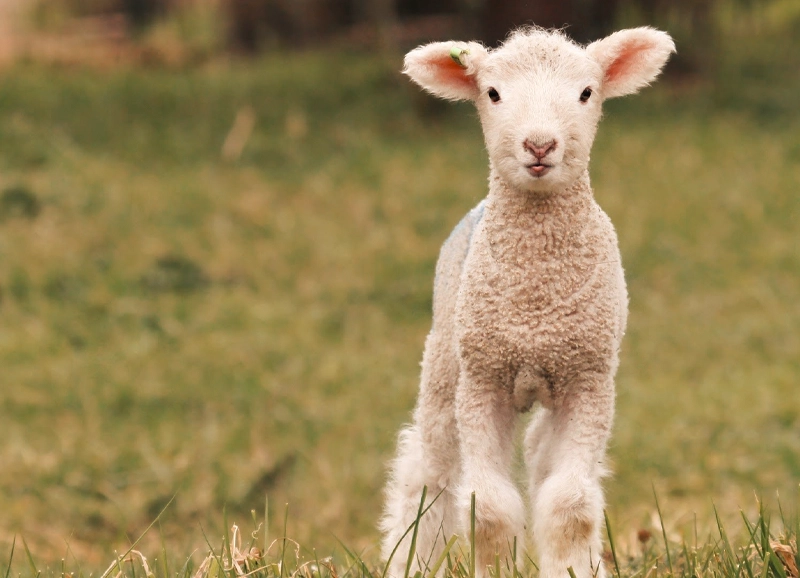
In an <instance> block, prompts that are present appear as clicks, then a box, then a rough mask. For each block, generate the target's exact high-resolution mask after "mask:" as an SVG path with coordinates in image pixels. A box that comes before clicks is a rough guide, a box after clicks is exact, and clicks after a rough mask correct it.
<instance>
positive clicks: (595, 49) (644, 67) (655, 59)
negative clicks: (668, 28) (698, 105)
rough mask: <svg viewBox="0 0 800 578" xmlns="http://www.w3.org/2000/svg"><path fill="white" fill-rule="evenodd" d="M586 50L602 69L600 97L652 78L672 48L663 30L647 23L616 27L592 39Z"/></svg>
mask: <svg viewBox="0 0 800 578" xmlns="http://www.w3.org/2000/svg"><path fill="white" fill-rule="evenodd" d="M586 52H587V53H588V54H589V56H591V57H592V58H593V59H594V60H595V61H597V62H598V63H599V64H600V67H601V68H602V69H603V80H602V86H601V89H600V93H601V94H602V96H603V98H612V97H615V96H623V95H625V94H633V93H634V92H636V91H638V90H639V89H640V88H642V87H643V86H647V85H648V84H650V83H651V82H652V81H653V80H655V78H656V76H658V73H659V72H661V69H662V68H663V66H664V64H666V62H667V59H668V58H669V55H670V54H672V53H673V52H675V43H674V42H673V41H672V38H671V37H670V35H669V34H667V33H666V32H661V31H660V30H655V29H653V28H649V27H642V28H631V29H628V30H620V31H619V32H615V33H614V34H611V35H610V36H607V37H605V38H603V39H602V40H598V41H597V42H593V43H592V44H590V45H589V46H587V47H586Z"/></svg>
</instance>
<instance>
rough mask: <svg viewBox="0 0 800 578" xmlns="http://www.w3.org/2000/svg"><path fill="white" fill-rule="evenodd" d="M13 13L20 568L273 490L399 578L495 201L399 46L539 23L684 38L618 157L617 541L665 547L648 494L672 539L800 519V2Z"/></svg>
mask: <svg viewBox="0 0 800 578" xmlns="http://www.w3.org/2000/svg"><path fill="white" fill-rule="evenodd" d="M287 7H289V8H287ZM293 10H294V12H293ZM515 10H516V12H515ZM559 10H560V11H559ZM593 10H594V12H593ZM598 11H599V12H598ZM326 14H327V15H328V16H327V17H326V16H325V15H326ZM336 15H338V16H336ZM0 16H2V18H0V22H2V24H0V62H1V63H2V68H1V69H0V367H1V368H2V370H0V388H2V389H1V391H2V397H0V432H2V435H0V512H2V515H0V551H2V552H6V551H8V548H9V547H10V544H11V542H12V540H13V539H14V536H15V535H22V536H24V538H25V540H26V542H27V544H28V545H29V546H30V549H31V551H32V552H33V554H34V555H35V556H36V557H37V559H38V560H42V561H45V562H47V563H49V564H53V565H56V564H58V561H59V560H61V559H62V558H67V559H70V560H77V561H79V562H80V563H81V564H83V567H84V569H86V568H89V569H102V568H104V567H105V566H106V565H107V562H108V560H109V558H110V557H111V555H112V552H113V551H114V550H115V549H116V550H120V551H121V550H124V549H126V547H127V545H128V544H129V541H130V540H131V539H132V538H135V537H136V536H138V534H139V533H140V532H141V531H142V530H144V529H145V528H146V527H147V525H148V524H149V523H150V522H151V521H152V520H153V519H154V518H155V517H156V516H157V515H158V513H159V511H160V510H161V509H162V507H163V506H164V505H165V504H166V503H167V502H169V500H170V499H171V498H172V497H173V496H175V500H174V502H173V503H172V504H171V505H170V507H169V508H168V509H167V511H166V512H165V514H164V516H163V517H162V518H161V519H160V521H159V526H160V531H153V532H151V533H150V534H148V536H147V537H146V538H145V541H144V546H143V548H144V549H145V550H147V549H154V548H160V547H161V541H162V540H163V541H164V543H165V544H167V545H168V546H169V548H170V550H171V551H172V552H174V553H175V556H176V558H181V557H184V558H185V557H186V556H189V555H190V554H191V552H192V551H194V550H195V549H200V550H201V551H202V550H205V548H206V542H205V539H204V537H203V534H204V533H205V534H207V535H208V536H209V537H216V536H218V535H220V534H221V531H222V528H223V512H224V515H225V516H227V519H228V521H229V522H230V521H234V520H236V521H239V523H240V524H241V525H243V526H247V522H248V521H249V520H250V511H251V510H252V509H255V510H256V511H258V512H263V510H264V501H265V496H268V497H269V502H270V517H271V520H272V525H271V529H270V531H271V532H272V534H273V535H277V534H278V533H280V532H282V525H283V516H284V505H285V504H287V503H288V504H289V517H288V520H289V522H288V524H289V525H288V533H289V535H290V536H291V537H293V538H295V539H297V540H299V541H300V543H301V544H302V545H303V546H304V547H307V548H309V549H310V548H316V549H317V551H318V552H321V553H326V554H327V553H330V552H333V551H335V550H336V549H337V548H338V542H337V540H342V542H344V543H345V544H347V545H348V547H351V548H353V549H356V550H358V551H363V552H364V555H365V556H366V557H367V558H370V559H375V560H376V559H377V556H378V554H377V548H376V545H377V541H378V540H377V533H376V530H375V522H376V519H377V517H378V515H379V511H380V504H381V489H382V485H383V483H384V477H385V466H384V464H385V462H386V461H387V459H388V458H389V457H390V456H391V454H392V452H393V449H394V439H395V435H396V432H397V430H398V428H399V427H400V425H401V424H402V423H403V422H404V421H405V420H407V419H408V418H409V415H410V410H411V409H412V407H413V404H414V398H415V395H416V387H417V378H418V372H419V366H418V363H419V360H420V358H421V354H422V346H423V340H424V337H425V334H426V332H427V331H428V328H429V324H430V307H431V284H432V277H433V269H434V264H435V259H436V256H437V252H438V248H439V246H440V244H441V243H442V241H443V240H444V239H445V238H446V236H447V234H448V233H449V230H450V229H451V228H452V226H453V225H454V224H455V223H456V222H457V221H458V220H459V219H460V217H461V216H462V215H463V213H464V212H466V211H467V210H468V209H469V208H470V207H472V206H473V205H474V204H475V203H477V202H478V200H479V199H480V198H481V197H482V196H483V195H484V194H485V188H486V185H485V183H486V177H487V162H486V158H485V152H484V150H483V142H482V137H481V134H480V129H479V126H478V123H477V119H476V115H475V113H474V111H473V110H472V109H471V107H470V106H468V105H463V104H462V105H452V104H443V103H438V102H436V101H434V100H433V99H432V98H429V97H427V96H424V95H422V94H421V93H420V92H419V91H418V90H416V89H415V88H414V87H412V86H410V85H409V83H408V82H407V81H406V80H405V79H404V78H402V76H401V75H400V74H399V68H400V67H401V61H402V54H403V52H404V51H405V50H407V49H410V48H412V47H413V46H415V45H416V44H418V43H421V42H425V41H430V40H437V39H446V38H450V37H456V38H468V37H469V38H472V37H477V38H482V39H484V40H485V41H486V42H487V43H489V44H493V43H494V42H495V41H496V40H497V38H498V36H497V34H498V33H497V30H505V29H507V28H509V27H510V26H512V25H514V24H520V23H523V22H527V21H535V22H537V23H539V24H544V25H562V24H565V23H572V26H571V27H570V28H568V31H570V32H574V34H575V36H576V37H578V38H580V39H581V40H587V39H589V38H591V37H597V36H600V35H602V34H605V33H607V32H610V31H611V30H613V29H615V28H619V27H623V26H631V25H640V24H653V25H656V26H659V27H662V28H664V29H666V30H669V31H670V32H671V33H673V34H674V36H675V37H676V38H677V40H678V51H679V55H678V57H676V58H675V59H674V60H673V62H671V63H670V64H669V65H668V67H667V70H666V71H665V76H664V77H663V79H661V80H659V82H658V83H657V84H656V85H655V86H654V87H653V88H649V89H647V90H645V91H643V93H642V94H640V95H638V96H635V97H630V98H627V99H622V100H619V101H613V102H609V103H608V104H607V105H606V118H605V119H604V121H603V123H602V125H601V128H600V131H599V136H598V138H597V141H596V143H595V147H594V151H593V156H592V164H591V170H592V178H593V184H594V187H595V192H596V196H597V199H598V201H599V203H600V204H601V206H602V207H603V208H604V209H605V210H606V212H608V213H609V215H610V216H611V219H612V220H613V222H614V223H615V225H616V227H617V229H618V233H619V238H620V244H621V250H622V255H623V262H624V265H625V268H626V275H627V279H628V283H629V292H630V296H631V304H630V308H631V313H630V322H629V330H628V334H627V336H626V339H625V343H624V351H623V357H622V364H621V368H620V371H619V375H618V380H617V384H618V413H617V422H616V427H615V434H614V438H613V441H612V444H611V448H610V454H611V458H612V462H613V465H614V470H615V476H614V477H613V478H612V479H611V480H610V481H609V482H608V483H607V495H608V508H609V515H610V517H611V519H612V520H614V522H615V525H616V526H617V532H618V533H619V534H620V536H619V541H620V544H622V545H623V546H624V544H625V543H626V541H627V542H633V541H635V537H634V536H635V532H636V530H637V529H638V528H641V527H650V525H651V524H652V521H651V516H652V514H653V512H654V501H653V497H652V492H653V487H655V489H656V490H657V491H658V493H659V497H660V501H661V503H662V507H663V508H664V510H665V514H666V518H667V521H668V523H669V525H670V528H674V529H680V528H681V527H682V525H686V524H694V523H695V518H694V516H695V514H696V515H697V523H698V525H699V526H700V527H701V529H705V528H707V527H708V525H709V523H710V521H711V520H712V514H711V512H712V510H711V508H712V503H715V504H716V505H717V507H718V508H719V510H720V511H721V513H722V515H723V516H724V517H730V518H734V519H735V518H736V517H737V516H738V511H739V508H740V507H741V508H744V509H745V510H752V509H753V508H755V507H756V502H755V499H754V493H755V494H757V495H760V496H764V499H765V500H766V501H767V502H768V503H771V504H774V503H775V502H776V499H775V495H776V492H780V493H781V496H782V502H783V503H784V506H785V507H787V509H788V508H793V507H794V506H795V505H796V502H797V500H796V496H797V487H798V482H800V417H798V413H800V387H798V385H800V384H799V383H798V381H800V299H799V298H798V297H799V296H800V116H799V115H798V102H800V3H798V2H797V1H796V0H792V1H786V0H774V1H766V0H765V1H763V2H745V1H737V0H717V1H716V2H710V1H709V2H699V3H698V2H678V3H674V2H672V3H668V2H657V1H654V2H652V1H651V2H648V1H644V0H640V1H638V2H625V1H623V0H618V1H617V2H610V3H600V2H590V1H588V0H584V1H582V2H579V1H578V0H575V1H574V2H572V3H570V2H562V3H558V2H542V1H539V2H533V1H531V2H505V3H497V2H492V1H490V0H486V1H485V2H481V1H477V0H476V1H472V2H466V1H463V2H457V1H451V2H444V1H442V2H431V3H428V4H425V3H421V2H413V1H410V0H408V1H402V0H397V1H394V2H387V1H382V2H375V3H368V2H356V1H351V2H345V1H341V2H334V1H333V0H330V1H328V2H321V1H311V0H306V1H305V2H296V3H287V2H278V1H269V2H268V1H264V2H257V1H255V0H252V1H245V0H231V1H230V2H223V1H221V0H220V1H213V0H205V1H203V0H197V1H194V2H192V1H189V0H184V1H178V0H174V1H172V2H158V1H155V0H151V1H149V2H145V1H140V2H135V1H130V2H122V1H120V2H117V1H112V0H108V1H101V0H97V1H92V2H89V1H86V2H81V1H79V0H58V1H48V2H35V1H34V0H30V1H28V2H26V1H25V0H6V2H5V3H0ZM315 23H316V24H315Z"/></svg>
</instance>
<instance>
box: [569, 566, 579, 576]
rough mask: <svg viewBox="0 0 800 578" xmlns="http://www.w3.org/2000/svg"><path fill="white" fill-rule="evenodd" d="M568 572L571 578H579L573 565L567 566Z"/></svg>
mask: <svg viewBox="0 0 800 578" xmlns="http://www.w3.org/2000/svg"><path fill="white" fill-rule="evenodd" d="M567 572H568V573H569V578H578V577H577V576H575V570H573V569H572V566H569V567H568V568H567Z"/></svg>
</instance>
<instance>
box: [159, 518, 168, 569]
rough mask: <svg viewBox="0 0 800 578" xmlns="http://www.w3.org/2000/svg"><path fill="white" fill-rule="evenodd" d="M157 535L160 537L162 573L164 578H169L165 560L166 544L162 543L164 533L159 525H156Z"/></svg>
mask: <svg viewBox="0 0 800 578" xmlns="http://www.w3.org/2000/svg"><path fill="white" fill-rule="evenodd" d="M158 533H159V535H160V536H161V568H162V572H164V578H169V561H168V560H167V544H166V542H165V541H164V531H163V530H162V528H161V523H160V522H159V524H158Z"/></svg>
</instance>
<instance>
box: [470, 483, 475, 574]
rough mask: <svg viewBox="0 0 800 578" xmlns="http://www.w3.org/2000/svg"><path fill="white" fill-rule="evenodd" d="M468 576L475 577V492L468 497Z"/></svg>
mask: <svg viewBox="0 0 800 578" xmlns="http://www.w3.org/2000/svg"><path fill="white" fill-rule="evenodd" d="M469 578H475V492H472V495H471V496H470V499H469Z"/></svg>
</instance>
